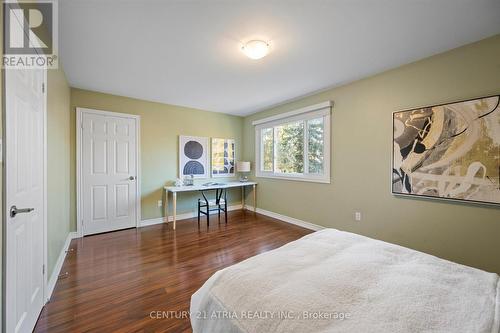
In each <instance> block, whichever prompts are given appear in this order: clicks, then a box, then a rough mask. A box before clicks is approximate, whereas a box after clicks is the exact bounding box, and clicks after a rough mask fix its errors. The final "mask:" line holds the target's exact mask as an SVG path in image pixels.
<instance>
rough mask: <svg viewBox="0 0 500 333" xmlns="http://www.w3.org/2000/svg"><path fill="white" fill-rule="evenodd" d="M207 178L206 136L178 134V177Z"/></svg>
mask: <svg viewBox="0 0 500 333" xmlns="http://www.w3.org/2000/svg"><path fill="white" fill-rule="evenodd" d="M190 175H193V177H194V178H208V176H209V173H208V138H205V137H197V136H183V135H180V136H179V177H180V178H183V177H184V176H190Z"/></svg>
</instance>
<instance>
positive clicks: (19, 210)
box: [10, 206, 35, 217]
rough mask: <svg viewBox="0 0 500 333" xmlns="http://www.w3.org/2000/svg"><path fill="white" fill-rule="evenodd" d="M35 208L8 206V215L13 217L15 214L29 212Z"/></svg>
mask: <svg viewBox="0 0 500 333" xmlns="http://www.w3.org/2000/svg"><path fill="white" fill-rule="evenodd" d="M34 210H35V208H17V207H16V206H12V207H10V217H15V216H16V215H17V214H22V213H30V212H32V211H34Z"/></svg>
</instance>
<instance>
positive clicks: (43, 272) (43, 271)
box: [42, 264, 45, 275]
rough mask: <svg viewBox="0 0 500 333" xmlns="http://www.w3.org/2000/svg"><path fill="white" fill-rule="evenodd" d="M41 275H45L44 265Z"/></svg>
mask: <svg viewBox="0 0 500 333" xmlns="http://www.w3.org/2000/svg"><path fill="white" fill-rule="evenodd" d="M42 274H43V275H45V264H44V265H42Z"/></svg>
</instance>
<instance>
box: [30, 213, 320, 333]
mask: <svg viewBox="0 0 500 333" xmlns="http://www.w3.org/2000/svg"><path fill="white" fill-rule="evenodd" d="M222 220H223V219H222ZM204 221H205V220H204V219H203V220H202V223H201V228H200V229H198V226H197V222H196V219H191V220H186V221H180V222H179V223H178V224H177V230H175V231H174V230H172V223H169V224H168V226H167V225H165V224H161V225H154V226H150V227H143V228H139V229H128V230H122V231H117V232H112V233H107V234H100V235H95V236H89V237H84V238H82V239H75V240H73V241H72V243H71V245H70V252H68V255H67V256H66V260H65V261H64V265H63V268H62V271H61V272H62V273H63V272H68V276H67V277H65V278H61V279H59V281H58V282H57V285H56V288H55V290H54V293H53V294H52V298H51V300H50V302H49V303H47V305H46V306H45V308H44V309H43V311H42V313H41V315H40V318H39V320H38V323H37V325H36V327H35V332H190V331H191V325H190V323H189V318H187V317H184V318H182V317H181V318H165V319H163V318H162V319H153V318H151V317H150V313H151V312H152V311H165V312H167V311H188V310H189V302H190V298H191V294H193V293H194V292H195V291H196V290H197V289H198V288H200V287H201V285H202V284H203V283H204V282H205V281H206V280H207V279H208V278H209V277H210V276H211V275H212V274H213V273H214V272H216V271H217V270H220V269H222V268H224V267H227V266H230V265H232V264H235V263H237V262H239V261H242V260H244V259H246V258H248V257H251V256H253V255H256V254H259V253H262V252H265V251H269V250H271V249H274V248H277V247H279V246H281V245H284V244H286V243H288V242H290V241H292V240H295V239H298V238H300V237H302V236H304V235H306V234H308V233H310V232H311V231H310V230H306V229H303V228H299V227H296V226H293V225H290V224H287V223H284V222H280V221H278V220H275V219H272V218H269V217H266V216H264V215H259V214H254V213H253V212H249V211H234V212H229V216H228V224H227V225H226V224H224V222H223V221H222V222H221V224H220V225H218V224H217V222H216V221H217V218H212V219H211V221H210V222H211V223H210V228H209V229H208V230H207V228H206V223H203V222H204ZM214 222H215V223H214Z"/></svg>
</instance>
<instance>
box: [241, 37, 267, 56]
mask: <svg viewBox="0 0 500 333" xmlns="http://www.w3.org/2000/svg"><path fill="white" fill-rule="evenodd" d="M241 51H243V53H245V55H246V56H247V57H249V58H250V59H254V60H257V59H261V58H264V57H265V56H266V55H267V54H268V53H269V43H268V42H265V41H263V40H256V39H255V40H251V41H248V42H246V43H245V44H243V46H242V47H241Z"/></svg>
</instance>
